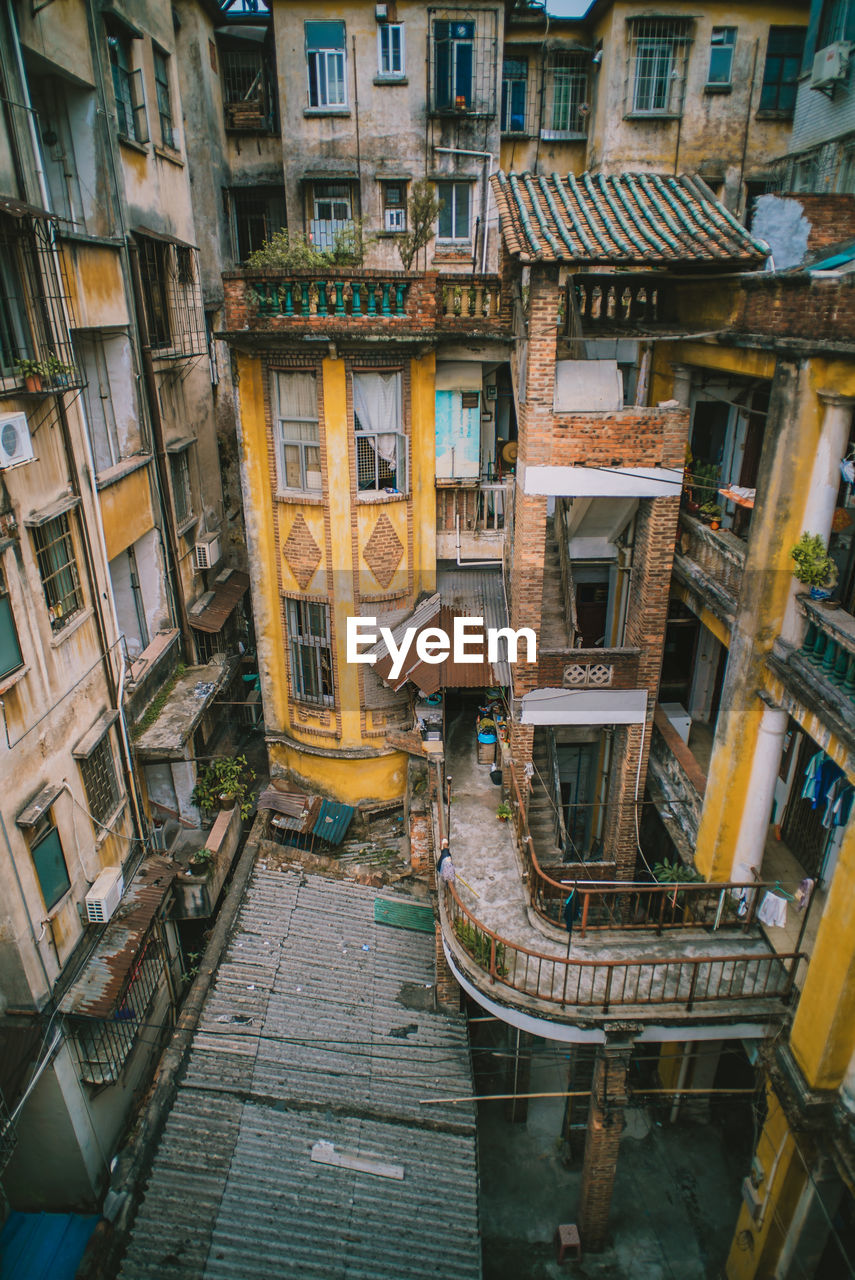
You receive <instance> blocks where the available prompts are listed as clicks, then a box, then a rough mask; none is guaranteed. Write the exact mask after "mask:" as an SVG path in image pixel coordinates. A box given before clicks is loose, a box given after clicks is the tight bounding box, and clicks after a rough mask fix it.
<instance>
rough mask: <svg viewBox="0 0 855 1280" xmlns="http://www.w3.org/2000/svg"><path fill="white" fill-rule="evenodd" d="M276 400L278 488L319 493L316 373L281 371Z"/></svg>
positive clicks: (319, 436) (320, 484) (321, 482)
mask: <svg viewBox="0 0 855 1280" xmlns="http://www.w3.org/2000/svg"><path fill="white" fill-rule="evenodd" d="M276 401H277V410H278V418H277V422H278V436H277V464H278V467H279V488H280V489H308V490H311V491H314V492H316V493H320V491H321V489H322V488H323V481H322V478H321V444H320V440H321V435H320V428H319V426H318V390H317V384H316V381H315V375H314V374H313V373H278V374H277V375H276Z"/></svg>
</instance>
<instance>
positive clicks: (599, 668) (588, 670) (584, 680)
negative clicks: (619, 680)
mask: <svg viewBox="0 0 855 1280" xmlns="http://www.w3.org/2000/svg"><path fill="white" fill-rule="evenodd" d="M613 674H614V667H611V666H607V665H606V663H604V662H591V663H581V662H573V663H571V664H570V665H569V666H566V667H565V668H564V687H565V689H604V688H606V687H607V686H608V685H610V684H611V682H612V676H613Z"/></svg>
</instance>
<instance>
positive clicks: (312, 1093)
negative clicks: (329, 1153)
mask: <svg viewBox="0 0 855 1280" xmlns="http://www.w3.org/2000/svg"><path fill="white" fill-rule="evenodd" d="M386 896H388V890H387V891H386ZM377 897H378V891H377V890H375V889H372V888H370V887H368V886H364V885H357V884H354V883H353V882H350V881H331V880H325V879H323V878H322V877H319V876H312V875H306V874H305V873H301V872H300V871H292V870H286V871H274V870H272V869H271V870H265V869H264V868H263V867H257V868H256V870H255V872H254V873H253V876H252V879H251V880H250V883H249V886H248V888H247V892H246V895H245V898H244V901H243V904H242V906H241V910H240V913H239V916H238V921H237V926H236V928H235V930H234V932H233V933H232V936H231V939H230V942H229V945H228V949H227V952H226V955H225V957H224V959H223V961H222V962H221V964H220V966H219V969H218V972H217V975H216V978H215V982H214V985H213V988H212V990H211V993H210V995H209V996H208V999H207V1001H206V1004H205V1007H204V1010H203V1013H202V1018H201V1021H200V1025H199V1028H198V1029H197V1031H196V1033H195V1036H194V1040H193V1045H192V1048H191V1052H190V1057H189V1061H188V1063H187V1069H186V1072H185V1074H184V1076H183V1078H182V1080H181V1082H180V1084H179V1086H178V1096H177V1100H176V1102H175V1105H174V1107H173V1109H172V1112H171V1114H170V1116H169V1119H168V1120H167V1123H166V1127H165V1130H164V1134H163V1138H162V1140H161V1142H160V1145H159V1148H158V1151H157V1153H156V1155H155V1158H154V1162H153V1166H152V1170H151V1174H150V1177H149V1180H148V1185H147V1190H146V1193H145V1198H144V1200H143V1202H142V1204H141V1206H140V1209H139V1212H138V1214H137V1217H136V1221H135V1224H134V1228H133V1232H132V1237H131V1240H130V1243H129V1246H128V1250H127V1252H126V1255H125V1259H124V1262H123V1264H122V1270H121V1272H120V1276H121V1280H190V1278H191V1277H193V1278H198V1277H205V1280H246V1278H247V1277H248V1276H271V1277H273V1276H275V1277H277V1280H286V1278H287V1280H345V1277H346V1278H347V1280H378V1278H379V1277H381V1276H395V1277H397V1280H426V1278H427V1277H431V1278H432V1280H436V1277H437V1276H442V1277H451V1276H453V1277H454V1280H479V1277H480V1275H481V1247H480V1240H479V1233H478V1173H477V1162H476V1152H475V1109H474V1105H473V1104H472V1103H460V1104H458V1105H456V1106H454V1105H452V1104H448V1105H441V1106H437V1107H430V1108H428V1107H424V1106H422V1105H420V1101H419V1100H420V1099H421V1098H425V1097H436V1096H437V1095H447V1096H449V1097H453V1096H466V1095H469V1094H471V1093H472V1092H473V1090H472V1078H471V1070H470V1066H469V1053H468V1042H467V1032H466V1023H465V1020H464V1019H463V1018H462V1017H461V1016H459V1015H449V1014H444V1013H439V1012H436V1011H435V1010H434V1009H433V1008H432V985H433V983H434V980H435V971H434V941H433V938H432V936H430V935H428V934H424V933H416V932H408V931H405V930H401V929H388V928H385V927H384V926H383V925H380V924H377V923H376V922H375V920H374V903H375V900H376V899H377ZM402 901H406V898H402ZM318 1142H329V1143H332V1144H333V1145H334V1146H335V1148H336V1150H337V1151H339V1152H342V1153H345V1154H346V1155H353V1156H355V1157H358V1158H362V1159H366V1158H367V1159H375V1160H377V1159H379V1160H382V1161H386V1162H389V1161H391V1162H393V1163H394V1164H396V1165H400V1166H403V1170H404V1177H403V1178H402V1179H401V1180H397V1179H388V1178H380V1177H377V1176H375V1175H373V1174H371V1173H366V1172H359V1171H357V1170H354V1169H352V1168H348V1167H335V1166H332V1165H327V1164H318V1163H315V1162H313V1161H312V1160H311V1158H310V1157H311V1150H312V1147H313V1146H314V1145H315V1144H316V1143H318Z"/></svg>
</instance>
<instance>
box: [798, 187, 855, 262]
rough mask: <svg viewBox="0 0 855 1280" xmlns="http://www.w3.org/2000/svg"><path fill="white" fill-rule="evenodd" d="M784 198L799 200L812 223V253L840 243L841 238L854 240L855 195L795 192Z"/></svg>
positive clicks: (810, 235) (810, 241) (809, 233)
mask: <svg viewBox="0 0 855 1280" xmlns="http://www.w3.org/2000/svg"><path fill="white" fill-rule="evenodd" d="M785 198H786V199H789V200H797V201H798V202H799V204H800V205H801V206H802V209H803V211H804V216H805V217H806V218H807V220H808V222H809V223H810V231H809V232H808V252H809V253H815V252H816V251H817V250H818V249H824V248H826V247H827V246H828V245H831V244H840V242H841V241H842V240H853V239H855V196H850V195H808V194H804V193H803V192H801V191H796V192H794V193H793V194H788V195H787V196H786V197H785Z"/></svg>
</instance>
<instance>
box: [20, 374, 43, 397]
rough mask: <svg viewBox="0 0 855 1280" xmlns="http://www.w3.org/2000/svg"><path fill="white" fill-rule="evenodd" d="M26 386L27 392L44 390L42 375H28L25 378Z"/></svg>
mask: <svg viewBox="0 0 855 1280" xmlns="http://www.w3.org/2000/svg"><path fill="white" fill-rule="evenodd" d="M24 386H25V387H26V389H27V391H31V392H36V391H41V389H42V375H41V374H40V373H28V374H27V376H26V377H25V378H24Z"/></svg>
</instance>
